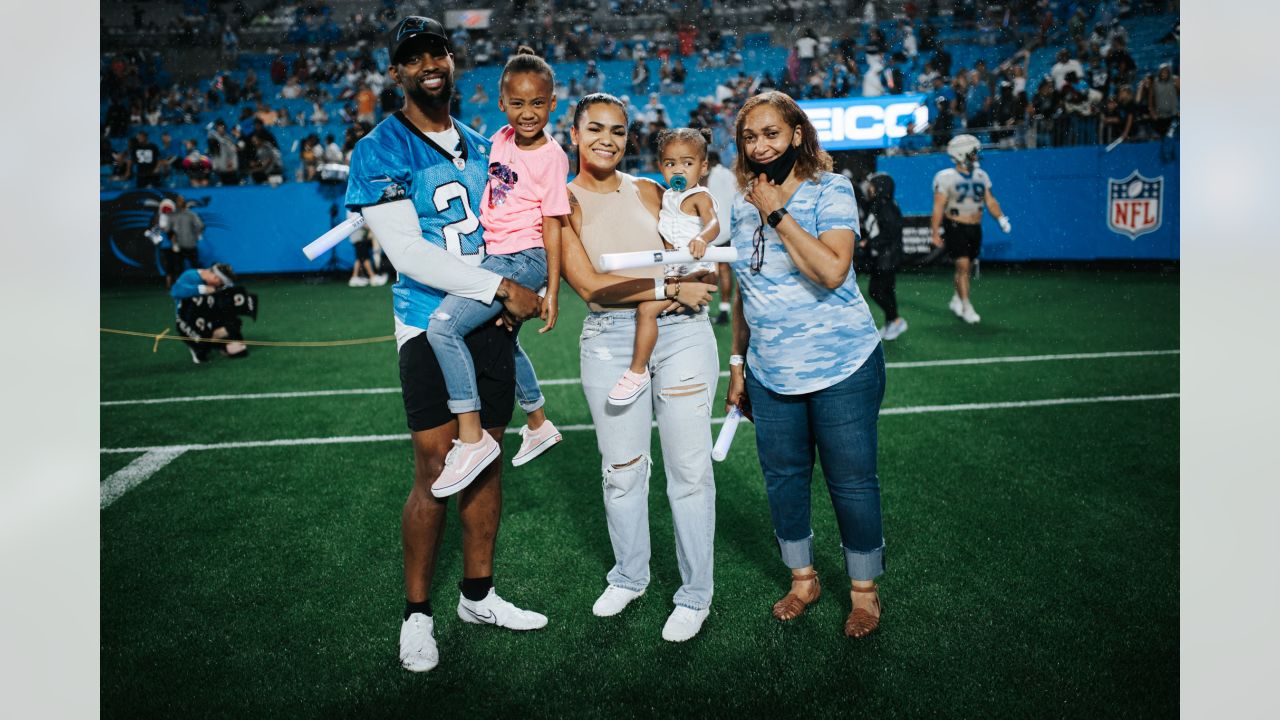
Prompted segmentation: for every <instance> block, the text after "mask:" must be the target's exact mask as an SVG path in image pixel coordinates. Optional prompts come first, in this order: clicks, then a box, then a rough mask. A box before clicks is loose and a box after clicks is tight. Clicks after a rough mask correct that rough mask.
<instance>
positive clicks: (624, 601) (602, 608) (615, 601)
mask: <svg viewBox="0 0 1280 720" xmlns="http://www.w3.org/2000/svg"><path fill="white" fill-rule="evenodd" d="M643 594H644V591H643V590H628V589H626V588H624V587H618V586H617V585H610V586H609V587H607V588H605V589H604V592H603V593H601V594H600V597H599V598H596V603H595V604H594V605H592V606H591V614H592V615H595V616H596V617H613V616H614V615H617V614H618V613H620V612H622V610H623V609H624V608H626V607H627V605H629V604H631V601H632V600H635V599H636V598H638V597H640V596H641V595H643Z"/></svg>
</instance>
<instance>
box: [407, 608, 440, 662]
mask: <svg viewBox="0 0 1280 720" xmlns="http://www.w3.org/2000/svg"><path fill="white" fill-rule="evenodd" d="M434 630H435V623H434V622H433V621H432V619H431V618H430V617H429V616H427V615H425V614H423V613H414V614H412V615H410V616H409V619H408V620H405V621H404V624H403V625H401V626H400V665H401V667H403V668H404V669H405V670H408V671H410V672H426V671H428V670H430V669H431V668H433V667H435V666H436V665H439V664H440V650H439V649H437V648H436V639H435V637H434V635H433V631H434Z"/></svg>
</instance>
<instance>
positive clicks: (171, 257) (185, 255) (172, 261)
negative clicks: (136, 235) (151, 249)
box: [162, 248, 200, 277]
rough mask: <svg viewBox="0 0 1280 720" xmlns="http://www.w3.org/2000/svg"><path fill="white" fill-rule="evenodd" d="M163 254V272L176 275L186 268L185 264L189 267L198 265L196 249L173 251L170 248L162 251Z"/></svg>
mask: <svg viewBox="0 0 1280 720" xmlns="http://www.w3.org/2000/svg"><path fill="white" fill-rule="evenodd" d="M162 255H163V256H164V274H165V275H172V276H174V277H177V276H178V275H181V274H182V271H183V270H186V269H187V265H188V264H190V266H191V267H193V268H194V267H199V264H198V263H199V262H200V261H199V260H198V259H197V257H196V249H195V248H191V249H190V250H179V251H178V252H174V251H173V250H172V249H169V250H164V251H162Z"/></svg>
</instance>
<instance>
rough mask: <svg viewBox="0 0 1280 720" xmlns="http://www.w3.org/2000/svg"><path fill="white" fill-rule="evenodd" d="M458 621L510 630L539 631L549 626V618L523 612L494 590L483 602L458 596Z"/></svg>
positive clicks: (530, 611)
mask: <svg viewBox="0 0 1280 720" xmlns="http://www.w3.org/2000/svg"><path fill="white" fill-rule="evenodd" d="M458 619H459V620H462V621H463V622H469V623H472V624H475V625H497V626H498V627H501V628H506V629H508V630H537V629H539V628H544V627H546V626H547V616H546V615H543V614H541V613H536V612H533V611H532V610H521V609H520V608H518V607H516V606H515V605H512V604H511V603H509V602H507V601H506V600H503V599H502V598H500V597H498V593H497V591H496V590H494V589H493V588H489V594H488V595H485V596H484V599H483V600H478V601H475V602H472V601H470V600H468V599H467V596H466V595H459V596H458Z"/></svg>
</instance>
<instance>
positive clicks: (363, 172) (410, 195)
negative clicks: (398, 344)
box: [346, 112, 490, 328]
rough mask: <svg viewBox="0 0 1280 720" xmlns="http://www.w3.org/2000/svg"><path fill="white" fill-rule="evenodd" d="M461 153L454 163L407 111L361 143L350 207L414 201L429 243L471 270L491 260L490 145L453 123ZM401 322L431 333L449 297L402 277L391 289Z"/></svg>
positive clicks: (349, 183)
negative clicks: (487, 230) (484, 216)
mask: <svg viewBox="0 0 1280 720" xmlns="http://www.w3.org/2000/svg"><path fill="white" fill-rule="evenodd" d="M454 127H455V128H457V130H458V135H459V137H460V139H461V143H462V155H461V156H460V157H458V158H456V159H455V158H454V156H453V154H452V153H450V152H448V150H450V149H451V148H441V147H440V146H438V145H436V143H435V142H434V141H432V140H431V139H430V138H429V137H427V136H426V135H425V134H423V133H422V131H420V130H418V129H417V128H416V127H414V126H413V124H412V123H410V122H409V120H408V119H407V118H405V117H404V115H402V114H401V113H400V112H396V113H394V114H393V115H391V116H389V117H387V118H386V119H385V120H383V121H382V122H380V123H378V126H377V127H375V128H374V129H373V130H372V131H371V132H370V133H369V134H368V135H366V136H364V137H363V138H362V139H361V140H360V142H358V143H356V147H355V150H354V151H353V152H352V153H351V171H350V174H349V175H348V176H347V197H346V204H347V208H349V209H351V210H359V209H360V208H363V207H365V206H368V205H377V204H379V203H384V202H393V201H396V200H402V199H409V200H411V201H413V206H414V208H415V209H416V210H417V211H418V225H419V226H420V227H421V228H422V240H423V242H429V243H432V244H433V245H436V246H438V247H441V248H444V249H445V250H448V251H449V252H451V253H453V254H454V255H457V256H458V257H460V258H462V259H463V261H465V262H466V263H468V264H470V265H479V264H480V261H481V260H483V259H484V228H482V227H481V226H480V199H481V197H482V196H483V195H484V188H485V184H486V183H487V182H488V178H489V147H490V143H489V141H488V140H487V139H486V138H484V137H483V136H481V135H479V134H478V133H476V132H475V131H473V130H472V129H471V128H469V127H466V126H465V125H462V124H461V123H458V122H456V121H455V122H454ZM392 295H393V297H394V309H395V315H396V318H397V319H399V320H400V322H402V323H404V324H405V325H408V326H410V327H416V328H425V327H426V326H427V321H428V319H429V318H430V317H431V313H432V312H434V311H435V309H436V307H437V306H438V305H439V304H440V301H441V300H442V299H443V298H444V296H445V293H444V292H442V291H440V290H437V289H436V288H433V287H430V286H428V285H423V284H422V283H419V282H417V281H415V280H413V279H411V278H408V277H406V276H405V275H403V274H401V275H400V279H399V281H398V282H396V284H395V286H394V287H393V288H392Z"/></svg>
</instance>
